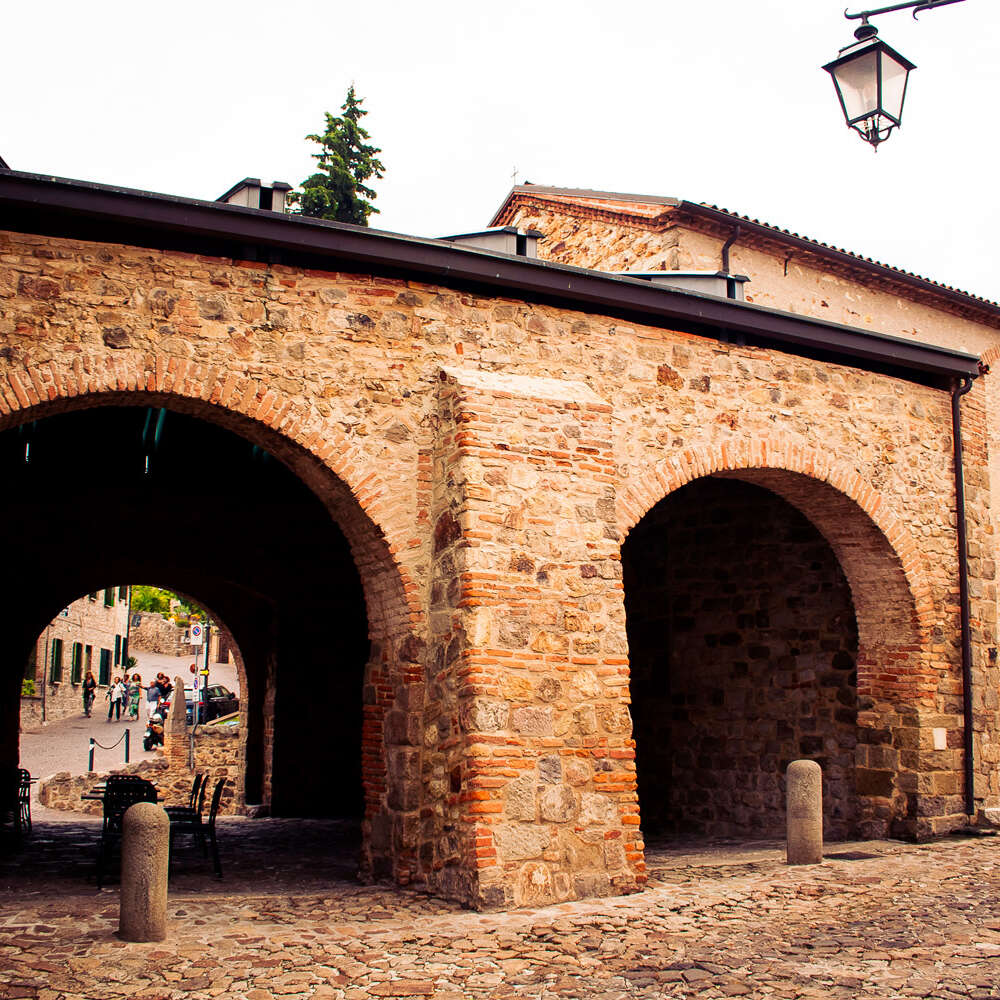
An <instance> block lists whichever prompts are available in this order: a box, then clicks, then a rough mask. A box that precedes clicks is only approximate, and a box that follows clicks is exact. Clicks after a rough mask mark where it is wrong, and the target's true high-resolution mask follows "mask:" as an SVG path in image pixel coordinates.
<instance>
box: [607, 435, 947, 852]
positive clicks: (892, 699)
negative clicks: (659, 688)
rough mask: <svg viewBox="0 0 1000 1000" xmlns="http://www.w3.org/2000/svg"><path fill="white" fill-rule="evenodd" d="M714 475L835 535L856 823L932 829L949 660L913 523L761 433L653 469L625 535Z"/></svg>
mask: <svg viewBox="0 0 1000 1000" xmlns="http://www.w3.org/2000/svg"><path fill="white" fill-rule="evenodd" d="M703 477H711V478H712V479H715V480H739V481H742V482H744V483H747V484H751V485H753V486H755V487H758V488H761V489H763V490H766V491H768V492H769V493H770V494H772V495H776V496H777V497H781V498H782V499H783V500H784V501H787V503H789V504H790V505H791V506H792V507H793V508H795V510H796V511H798V512H800V513H801V514H802V515H804V516H805V518H806V519H808V521H809V522H811V524H812V525H813V526H814V527H815V529H817V530H818V532H819V534H820V535H821V536H822V538H823V539H825V542H826V543H827V544H828V545H829V548H830V550H831V551H832V553H833V555H834V556H835V557H836V562H837V563H838V564H839V567H840V568H841V569H842V571H843V575H844V578H845V579H846V583H847V584H848V585H849V588H850V601H851V603H852V605H853V611H854V614H855V616H856V622H857V636H858V638H857V698H858V706H857V748H856V757H855V761H854V763H855V769H854V780H855V783H856V793H857V798H858V817H857V824H856V828H857V831H858V832H859V833H861V834H862V835H865V836H880V835H885V834H886V833H888V832H889V831H890V830H891V831H894V832H897V833H911V834H915V833H918V832H927V824H926V823H925V822H923V820H924V818H925V817H927V816H931V815H937V814H939V813H940V811H941V803H940V802H936V803H935V802H934V801H932V800H929V801H927V802H926V803H925V802H923V801H922V800H921V799H920V797H919V796H918V794H917V780H916V773H915V772H916V769H917V767H916V759H915V756H914V751H915V749H916V748H917V747H919V746H921V745H922V744H921V740H922V739H923V736H927V735H929V734H928V733H927V722H926V721H924V716H929V715H932V714H933V712H934V711H935V707H936V705H937V704H938V688H939V681H940V676H941V671H942V670H950V664H948V663H944V662H942V659H943V656H944V654H943V653H938V654H937V655H935V653H934V650H933V649H932V644H931V641H930V639H931V634H932V626H933V620H934V608H933V604H932V601H931V597H930V593H931V591H930V586H929V583H928V579H927V574H926V572H925V568H924V566H923V565H922V561H921V559H920V557H919V555H918V550H917V547H916V545H915V544H914V542H913V540H912V539H911V538H910V536H909V532H908V529H907V527H906V525H905V523H904V521H903V520H902V519H901V518H900V517H898V516H897V515H896V514H894V512H892V511H891V510H890V509H889V508H888V506H887V504H886V503H885V502H884V501H883V499H882V498H881V497H880V496H879V494H878V492H877V491H876V490H874V489H873V488H872V487H870V486H869V485H868V484H866V483H864V482H863V481H862V479H861V478H860V476H858V475H857V473H856V472H854V471H853V470H849V469H846V468H842V467H840V466H838V464H837V463H836V462H835V461H833V460H831V459H830V458H828V457H827V456H821V455H819V454H816V453H812V452H810V451H808V450H807V449H803V448H798V447H795V446H790V445H787V444H783V443H778V445H777V446H775V447H772V446H771V444H770V443H769V442H767V441H760V442H754V443H747V444H745V445H744V446H742V447H729V448H726V447H723V448H721V449H719V450H718V451H717V452H710V451H708V450H707V449H706V450H703V451H699V450H689V451H687V452H685V453H683V454H682V455H679V456H674V457H671V458H668V459H666V460H664V461H663V462H661V463H660V464H659V465H658V466H657V467H656V468H654V469H651V470H649V471H648V472H647V473H645V475H643V476H642V477H640V478H639V480H638V483H637V485H633V486H632V488H631V489H628V490H624V491H622V493H621V494H620V497H619V521H620V524H621V525H622V528H623V534H625V533H627V532H629V531H631V530H632V529H634V528H635V527H636V526H637V525H638V524H640V522H641V520H642V518H643V517H644V516H645V515H646V514H647V513H648V512H649V511H651V510H652V509H653V508H654V507H655V505H656V504H657V503H659V502H660V501H661V500H662V498H664V497H665V496H670V495H672V494H673V493H675V491H677V490H679V489H681V487H683V486H684V485H685V484H687V483H691V482H694V481H696V480H700V479H702V478H703ZM922 731H923V735H922ZM925 742H926V741H925ZM640 767H641V764H640ZM951 811H953V810H951Z"/></svg>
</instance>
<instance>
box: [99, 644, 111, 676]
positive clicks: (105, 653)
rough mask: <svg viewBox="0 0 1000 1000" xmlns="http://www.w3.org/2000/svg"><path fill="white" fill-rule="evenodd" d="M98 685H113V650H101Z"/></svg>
mask: <svg viewBox="0 0 1000 1000" xmlns="http://www.w3.org/2000/svg"><path fill="white" fill-rule="evenodd" d="M97 683H98V684H110V683H111V650H110V649H102V650H101V666H100V672H99V675H98V678H97Z"/></svg>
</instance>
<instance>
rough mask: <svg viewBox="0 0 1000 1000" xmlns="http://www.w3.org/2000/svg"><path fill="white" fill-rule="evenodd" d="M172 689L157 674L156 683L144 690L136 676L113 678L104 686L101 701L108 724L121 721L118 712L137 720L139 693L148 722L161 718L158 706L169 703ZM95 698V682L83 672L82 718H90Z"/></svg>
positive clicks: (160, 674)
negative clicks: (158, 714) (106, 687)
mask: <svg viewBox="0 0 1000 1000" xmlns="http://www.w3.org/2000/svg"><path fill="white" fill-rule="evenodd" d="M173 689H174V686H173V684H171V683H170V679H169V678H168V677H167V675H166V674H163V673H159V674H157V675H156V680H154V681H153V682H152V683H150V684H149V685H148V686H147V685H144V684H143V683H142V678H141V677H140V676H139V674H132V676H131V677H129V676H128V674H126V675H125V676H124V677H114V678H113V679H112V681H111V684H109V685H108V691H107V694H106V695H105V697H106V698H107V701H108V722H111V721H112V720H114V721H116V722H117V721H118V720H119V719H121V717H122V712H123V711H125V712H127V715H126V718H127V719H138V718H139V702H140V701H141V700H142V696H143V692H145V694H146V717H147V718H152V716H153V715H154V714H156V713H157V712H159V713H160V714H161V715H163V714H164V712H163V710H162V707H161V706H162V704H163V703H164V702H167V701H169V699H170V692H171V691H173ZM96 694H97V680H96V679H95V678H94V673H93V671H91V670H88V671H87V676H86V677H85V678H84V680H83V714H84V715H86V716H88V717H89V716H90V713H91V711H92V709H93V706H94V698H95V696H96Z"/></svg>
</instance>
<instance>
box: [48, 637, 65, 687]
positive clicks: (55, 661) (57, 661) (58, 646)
mask: <svg viewBox="0 0 1000 1000" xmlns="http://www.w3.org/2000/svg"><path fill="white" fill-rule="evenodd" d="M62 660H63V641H62V639H53V640H52V655H51V658H50V660H49V680H50V681H51V682H52V683H53V684H55V683H56V682H57V681H61V680H62Z"/></svg>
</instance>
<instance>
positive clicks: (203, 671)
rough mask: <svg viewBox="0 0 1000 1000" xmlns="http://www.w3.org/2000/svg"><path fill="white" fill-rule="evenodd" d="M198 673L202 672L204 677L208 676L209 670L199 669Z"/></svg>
mask: <svg viewBox="0 0 1000 1000" xmlns="http://www.w3.org/2000/svg"><path fill="white" fill-rule="evenodd" d="M198 673H199V674H201V676H202V677H207V676H208V671H207V670H199V671H198Z"/></svg>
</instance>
